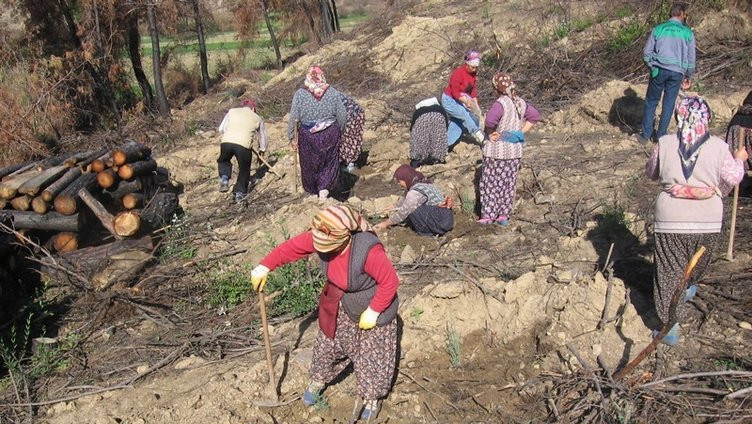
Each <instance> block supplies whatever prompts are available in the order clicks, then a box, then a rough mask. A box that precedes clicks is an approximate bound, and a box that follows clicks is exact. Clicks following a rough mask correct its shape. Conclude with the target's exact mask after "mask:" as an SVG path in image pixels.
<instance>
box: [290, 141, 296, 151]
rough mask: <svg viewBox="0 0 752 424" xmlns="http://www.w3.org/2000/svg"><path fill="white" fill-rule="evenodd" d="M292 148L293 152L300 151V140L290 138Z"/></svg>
mask: <svg viewBox="0 0 752 424" xmlns="http://www.w3.org/2000/svg"><path fill="white" fill-rule="evenodd" d="M290 148H291V149H292V151H293V152H297V151H298V142H297V141H295V140H290Z"/></svg>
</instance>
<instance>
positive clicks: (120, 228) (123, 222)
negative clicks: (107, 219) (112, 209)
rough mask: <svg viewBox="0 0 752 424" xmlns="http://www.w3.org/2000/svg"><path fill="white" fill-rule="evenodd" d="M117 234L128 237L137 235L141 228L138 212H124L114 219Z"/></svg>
mask: <svg viewBox="0 0 752 424" xmlns="http://www.w3.org/2000/svg"><path fill="white" fill-rule="evenodd" d="M113 227H114V228H115V234H117V235H119V236H122V237H128V236H132V235H134V234H136V233H137V232H138V229H139V228H141V217H140V216H139V213H138V211H123V212H120V213H119V214H117V215H115V218H114V219H113Z"/></svg>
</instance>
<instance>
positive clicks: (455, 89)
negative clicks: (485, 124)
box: [441, 50, 483, 147]
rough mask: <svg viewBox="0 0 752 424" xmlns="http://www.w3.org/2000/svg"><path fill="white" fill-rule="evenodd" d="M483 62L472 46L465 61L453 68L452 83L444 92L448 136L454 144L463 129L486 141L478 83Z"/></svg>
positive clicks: (480, 140)
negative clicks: (479, 102) (481, 121)
mask: <svg viewBox="0 0 752 424" xmlns="http://www.w3.org/2000/svg"><path fill="white" fill-rule="evenodd" d="M478 66H480V53H478V52H477V51H475V50H470V51H469V52H467V54H466V55H465V63H463V64H462V65H461V66H460V67H459V68H457V69H455V70H454V72H452V76H451V77H449V84H447V86H446V88H445V89H444V94H442V95H441V105H442V106H444V110H446V113H447V114H448V115H449V129H448V140H447V142H448V143H449V146H450V147H451V146H454V144H455V143H457V141H458V140H459V139H460V137H461V136H462V133H463V131H467V132H468V133H470V134H472V136H473V137H475V139H476V140H477V141H478V143H482V142H483V131H481V129H480V107H479V106H478V83H477V75H476V72H477V70H478Z"/></svg>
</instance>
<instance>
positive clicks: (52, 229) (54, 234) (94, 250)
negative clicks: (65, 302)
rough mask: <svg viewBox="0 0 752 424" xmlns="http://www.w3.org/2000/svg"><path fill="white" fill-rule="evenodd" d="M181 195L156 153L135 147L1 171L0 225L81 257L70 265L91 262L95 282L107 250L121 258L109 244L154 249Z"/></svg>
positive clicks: (68, 156)
mask: <svg viewBox="0 0 752 424" xmlns="http://www.w3.org/2000/svg"><path fill="white" fill-rule="evenodd" d="M178 191H179V189H178V188H176V187H175V185H173V184H172V183H171V182H170V180H169V172H168V171H167V170H166V169H165V168H161V167H159V166H158V165H157V162H156V161H155V160H154V159H153V158H152V157H151V149H150V148H149V147H148V146H146V145H144V144H141V143H138V142H134V141H129V142H127V143H126V144H124V145H123V146H120V147H119V148H117V149H114V150H110V149H101V150H96V151H94V150H92V151H88V152H80V153H69V154H65V155H61V156H57V157H54V158H49V159H45V160H41V161H36V162H30V163H24V164H18V165H13V166H9V167H6V168H3V169H0V221H2V222H4V223H6V225H7V226H8V227H11V228H14V229H15V230H16V231H20V232H24V233H30V232H31V233H33V234H34V237H35V239H36V240H38V241H39V243H40V244H42V245H44V246H46V247H47V248H48V249H49V250H50V251H53V252H57V253H58V254H59V255H60V257H61V258H63V257H65V256H66V255H67V256H69V259H70V258H72V259H74V260H73V261H72V262H69V263H68V265H70V266H73V267H75V268H78V265H79V263H81V264H85V266H84V267H83V268H85V273H84V275H85V276H86V277H87V278H89V277H92V275H94V274H96V272H99V271H101V269H94V268H97V267H96V266H92V265H91V264H92V263H94V264H102V265H103V266H105V265H107V262H108V260H109V259H110V256H107V255H108V252H110V251H116V252H117V253H119V254H120V253H122V252H121V251H120V250H118V249H120V248H119V247H115V248H114V250H113V249H111V248H108V247H107V246H108V245H110V244H112V245H115V246H119V245H122V241H123V240H125V239H129V238H133V239H134V240H136V239H137V240H141V241H140V242H139V243H136V244H135V246H137V247H139V249H140V250H142V251H143V250H144V249H143V247H144V246H152V240H151V233H152V232H154V231H155V230H158V229H160V228H162V227H164V226H166V225H168V224H169V222H170V220H171V218H172V217H173V215H174V214H175V213H176V211H178V209H179V205H178ZM118 243H120V244H118ZM130 245H132V243H131V244H128V243H126V244H124V245H123V246H130ZM73 252H76V254H75V255H73V254H72V253H73ZM103 254H104V256H103ZM87 255H91V258H90V259H88V260H84V259H81V258H82V257H86V256H87ZM126 256H127V255H126ZM100 268H101V267H100Z"/></svg>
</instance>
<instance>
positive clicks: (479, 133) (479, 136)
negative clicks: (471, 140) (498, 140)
mask: <svg viewBox="0 0 752 424" xmlns="http://www.w3.org/2000/svg"><path fill="white" fill-rule="evenodd" d="M473 137H475V139H476V140H478V143H483V139H484V138H485V137H484V135H483V131H481V130H478V131H476V132H475V133H474V134H473Z"/></svg>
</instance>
